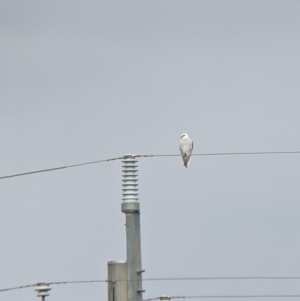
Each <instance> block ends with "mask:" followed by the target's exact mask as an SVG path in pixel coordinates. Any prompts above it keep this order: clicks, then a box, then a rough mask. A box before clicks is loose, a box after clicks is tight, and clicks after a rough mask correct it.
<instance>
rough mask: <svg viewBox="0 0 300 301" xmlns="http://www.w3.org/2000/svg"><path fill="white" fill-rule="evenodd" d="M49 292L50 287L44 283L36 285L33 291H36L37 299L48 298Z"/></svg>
mask: <svg viewBox="0 0 300 301" xmlns="http://www.w3.org/2000/svg"><path fill="white" fill-rule="evenodd" d="M50 290H51V287H50V286H49V285H48V284H47V283H46V282H39V283H37V288H36V289H35V291H37V297H46V296H49V295H50V294H49V291H50Z"/></svg>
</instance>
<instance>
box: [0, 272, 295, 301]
mask: <svg viewBox="0 0 300 301" xmlns="http://www.w3.org/2000/svg"><path fill="white" fill-rule="evenodd" d="M190 280H200V281H211V280H300V277H293V276H292V277H289V276H287V277H178V278H172V277H170V278H146V279H143V281H190ZM122 281H130V280H126V279H124V280H117V281H116V282H122ZM133 281H135V280H133ZM109 282H111V283H113V282H115V281H112V280H76V281H54V282H47V284H48V285H62V284H87V283H109ZM37 285H38V283H34V284H27V285H21V286H15V287H10V288H4V289H0V292H6V291H12V290H17V289H23V288H29V287H35V286H37ZM172 298H173V297H172ZM174 298H175V297H174ZM149 300H156V299H149ZM147 301H148V300H147Z"/></svg>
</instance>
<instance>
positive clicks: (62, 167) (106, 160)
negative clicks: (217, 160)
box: [0, 151, 300, 180]
mask: <svg viewBox="0 0 300 301" xmlns="http://www.w3.org/2000/svg"><path fill="white" fill-rule="evenodd" d="M283 154H285V155H287V154H289V155H290V154H300V151H282V152H245V153H203V154H193V155H192V156H234V155H238V156H240V155H244V156H245V155H283ZM180 156H181V155H180V154H166V155H135V158H154V157H180ZM122 159H124V157H117V158H111V159H104V160H98V161H92V162H86V163H79V164H72V165H65V166H60V167H54V168H48V169H40V170H35V171H29V172H24V173H19V174H13V175H8V176H3V177H0V180H4V179H8V178H14V177H21V176H27V175H31V174H36V173H42V172H48V171H55V170H60V169H66V168H73V167H79V166H84V165H90V164H98V163H103V162H109V161H116V160H122Z"/></svg>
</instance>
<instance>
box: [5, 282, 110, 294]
mask: <svg viewBox="0 0 300 301" xmlns="http://www.w3.org/2000/svg"><path fill="white" fill-rule="evenodd" d="M107 282H111V281H109V280H80V281H56V282H47V284H48V285H60V284H86V283H107ZM37 285H38V283H35V284H27V285H21V286H15V287H10V288H3V289H0V292H7V291H13V290H17V289H23V288H29V287H36V286H37Z"/></svg>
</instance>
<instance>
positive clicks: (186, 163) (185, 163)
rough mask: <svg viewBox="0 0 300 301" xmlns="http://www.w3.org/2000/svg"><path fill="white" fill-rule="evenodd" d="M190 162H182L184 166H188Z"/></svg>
mask: <svg viewBox="0 0 300 301" xmlns="http://www.w3.org/2000/svg"><path fill="white" fill-rule="evenodd" d="M190 164H191V163H190V162H189V161H187V162H184V163H183V165H184V166H185V168H188V167H189V166H190Z"/></svg>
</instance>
